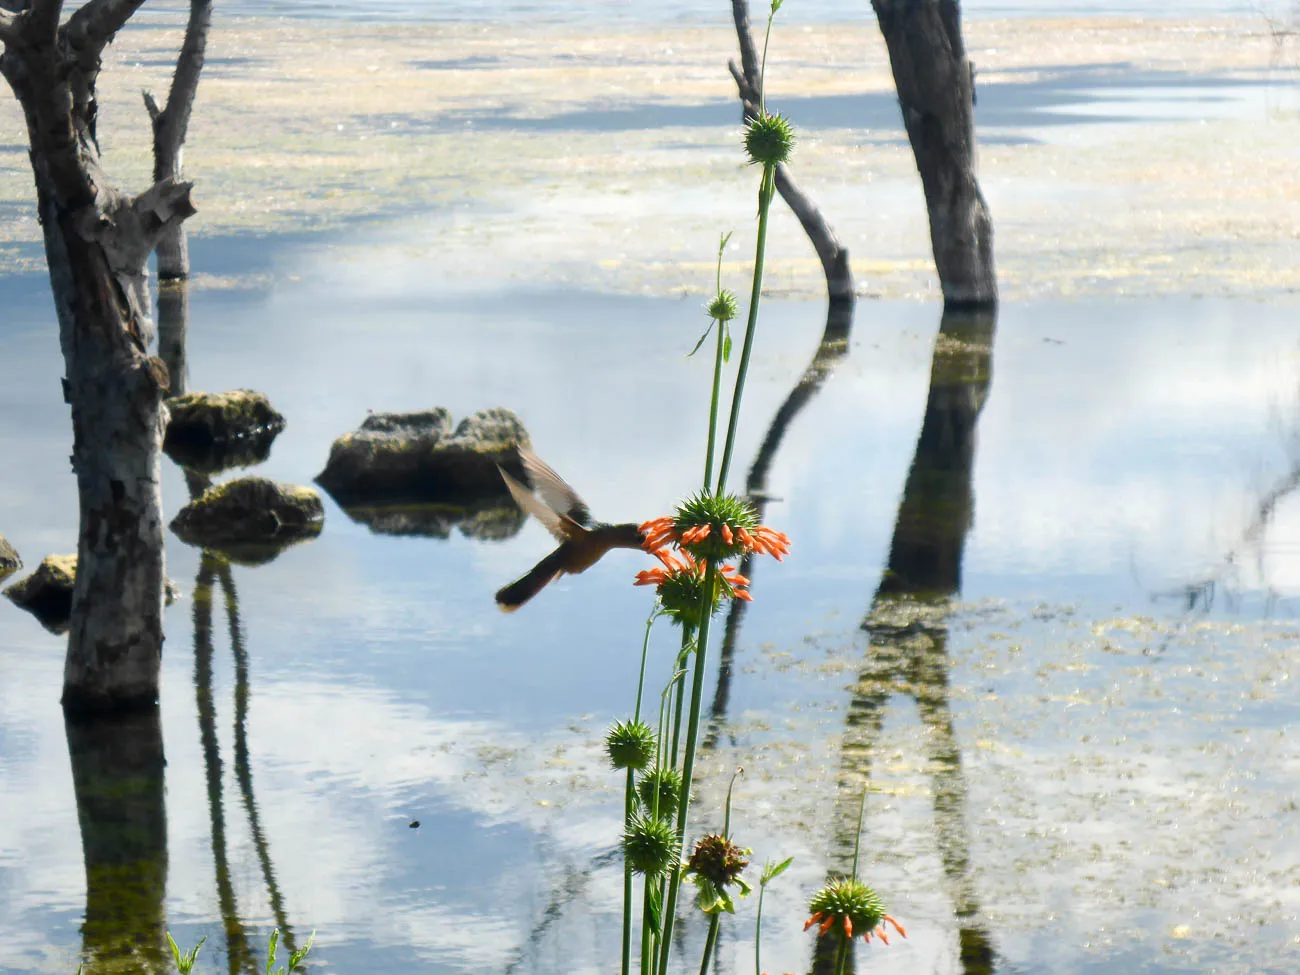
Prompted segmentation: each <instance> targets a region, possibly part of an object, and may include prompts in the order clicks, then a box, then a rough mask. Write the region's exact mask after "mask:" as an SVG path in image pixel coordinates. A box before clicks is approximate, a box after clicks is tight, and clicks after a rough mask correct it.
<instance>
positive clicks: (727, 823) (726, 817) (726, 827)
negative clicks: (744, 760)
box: [722, 765, 745, 839]
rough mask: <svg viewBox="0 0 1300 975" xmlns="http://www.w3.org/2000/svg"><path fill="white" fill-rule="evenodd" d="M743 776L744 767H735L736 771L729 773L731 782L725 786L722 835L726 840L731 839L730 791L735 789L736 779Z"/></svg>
mask: <svg viewBox="0 0 1300 975" xmlns="http://www.w3.org/2000/svg"><path fill="white" fill-rule="evenodd" d="M744 774H745V767H744V766H743V765H737V766H736V771H734V772H732V773H731V782H730V783H728V785H727V804H726V806H725V807H724V811H723V813H722V835H723V837H724V838H726V839H731V791H732V790H733V789H734V788H736V779H738V778H740V777H741V776H742V775H744Z"/></svg>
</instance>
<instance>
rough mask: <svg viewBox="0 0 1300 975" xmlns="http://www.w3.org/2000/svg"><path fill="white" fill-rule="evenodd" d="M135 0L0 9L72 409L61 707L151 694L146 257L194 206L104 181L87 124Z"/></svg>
mask: <svg viewBox="0 0 1300 975" xmlns="http://www.w3.org/2000/svg"><path fill="white" fill-rule="evenodd" d="M140 2H141V0H91V2H89V3H87V4H85V5H84V6H82V7H81V8H80V9H79V10H77V11H76V12H75V13H74V14H73V15H72V16H71V17H70V18H69V20H68V22H67V23H66V24H65V25H63V26H62V27H60V26H59V14H60V10H61V4H60V3H59V2H58V0H35V2H34V3H32V4H31V5H30V6H29V7H28V8H27V9H26V10H25V11H23V12H21V13H17V14H14V13H9V12H7V11H0V40H3V41H4V45H5V47H4V54H3V56H2V57H0V71H2V72H3V74H4V76H5V78H6V79H7V80H8V82H9V84H10V86H11V87H12V88H13V91H14V94H15V95H16V96H17V98H18V101H19V103H20V104H21V105H22V108H23V113H24V115H25V117H26V121H27V131H28V138H29V140H30V144H31V155H30V158H31V163H32V170H33V173H34V175H35V179H36V196H37V207H38V213H39V216H40V220H41V226H42V230H43V233H44V238H45V253H46V259H47V261H48V263H49V268H50V284H51V287H52V290H53V293H54V306H55V311H56V313H57V315H58V321H59V338H60V343H61V345H62V348H63V357H64V364H65V366H66V369H67V376H66V378H65V379H64V394H65V398H66V399H67V401H68V403H69V404H70V405H71V407H72V430H73V447H72V466H73V469H74V471H75V473H76V476H77V491H78V498H79V502H80V515H81V517H80V530H79V537H78V541H77V556H78V561H77V577H76V585H75V588H74V590H73V597H72V628H71V632H70V634H69V637H68V654H67V660H66V664H65V668H64V680H63V703H64V706H65V708H66V709H68V710H69V711H73V712H85V711H107V710H119V709H124V708H132V707H139V706H148V705H152V704H153V702H154V701H156V700H157V697H158V672H159V666H160V661H161V654H162V639H163V632H162V609H163V521H162V498H161V493H160V488H159V472H160V463H159V456H160V445H161V442H162V431H163V415H162V410H161V400H162V397H163V395H164V394H165V392H166V389H167V386H168V377H167V370H166V368H165V366H164V365H163V364H162V361H161V360H160V359H156V358H152V357H150V356H149V355H148V352H147V349H148V343H149V339H150V337H151V336H150V332H151V331H152V327H153V326H152V323H151V321H150V319H149V315H148V310H147V309H148V306H149V295H148V281H147V271H146V261H147V259H148V256H149V253H150V251H152V249H153V247H154V246H155V244H156V243H157V241H158V238H159V236H160V235H161V233H162V232H163V231H164V230H166V229H167V228H168V227H169V226H172V225H174V224H178V223H179V222H180V221H181V220H183V219H184V218H185V217H187V216H189V215H190V214H191V213H193V208H192V206H191V205H190V198H189V194H190V187H189V186H188V185H187V184H184V183H177V182H175V181H174V180H164V181H162V182H160V183H157V184H155V185H154V186H153V187H151V188H150V189H149V190H147V191H146V192H144V193H142V194H141V195H140V196H138V197H135V198H131V197H127V196H124V195H122V194H120V193H119V192H117V191H116V190H115V189H113V187H112V186H111V185H110V184H109V182H108V180H107V178H106V176H105V174H104V173H103V171H102V170H101V168H100V164H99V146H98V142H97V141H96V135H95V122H96V110H97V102H96V98H95V82H96V79H97V76H98V73H99V66H100V57H101V55H102V53H103V50H104V48H105V47H106V46H107V44H108V43H109V42H110V41H111V40H112V38H113V36H114V35H115V34H116V32H117V30H118V29H119V28H120V27H121V26H122V24H124V23H125V22H126V20H127V19H128V18H129V17H130V16H131V14H132V13H133V12H134V11H135V10H136V8H137V7H139V5H140Z"/></svg>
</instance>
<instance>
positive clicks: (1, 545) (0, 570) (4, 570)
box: [0, 535, 23, 579]
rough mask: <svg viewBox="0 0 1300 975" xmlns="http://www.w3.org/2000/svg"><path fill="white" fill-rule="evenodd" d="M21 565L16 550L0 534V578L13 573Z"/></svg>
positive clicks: (21, 562) (21, 561)
mask: <svg viewBox="0 0 1300 975" xmlns="http://www.w3.org/2000/svg"><path fill="white" fill-rule="evenodd" d="M22 567H23V560H22V559H20V558H19V557H18V550H17V549H15V548H14V547H13V546H12V545H10V544H9V541H8V539H6V538H5V537H4V536H3V535H0V579H3V578H5V577H6V576H10V575H13V574H14V573H15V572H17V571H18V570H19V569H21V568H22Z"/></svg>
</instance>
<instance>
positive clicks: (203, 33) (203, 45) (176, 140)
mask: <svg viewBox="0 0 1300 975" xmlns="http://www.w3.org/2000/svg"><path fill="white" fill-rule="evenodd" d="M211 23H212V0H190V19H189V22H188V23H187V24H186V25H185V40H184V42H183V43H182V44H181V53H180V56H179V57H178V58H177V59H176V73H175V74H174V75H172V87H171V91H170V93H169V94H168V95H167V104H166V106H164V107H163V108H162V109H159V108H158V103H157V102H156V101H154V97H153V94H152V93H150V92H147V91H146V92H144V93H143V94H144V105H145V108H146V109H147V110H148V112H149V118H150V120H151V121H152V122H153V178H154V179H155V180H156V181H158V182H161V181H162V180H165V179H173V180H179V179H181V165H182V162H181V157H182V150H183V149H184V148H185V136H186V133H187V132H188V131H189V125H190V111H191V110H192V109H193V107H194V96H195V94H197V92H198V90H199V75H200V74H201V73H202V72H203V56H204V52H205V51H206V49H207V46H208V27H209V25H210V24H211ZM189 276H190V249H189V241H188V240H187V239H186V235H185V226H184V225H183V224H180V223H178V224H176V225H175V226H173V227H169V228H168V229H167V231H166V232H165V233H164V234H163V235H162V237H161V238H160V239H159V241H158V280H159V281H160V282H161V281H171V280H175V279H178V278H182V279H183V278H188V277H189Z"/></svg>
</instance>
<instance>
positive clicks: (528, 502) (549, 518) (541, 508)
mask: <svg viewBox="0 0 1300 975" xmlns="http://www.w3.org/2000/svg"><path fill="white" fill-rule="evenodd" d="M497 470H499V471H501V479H502V480H503V481H505V482H506V487H507V488H509V489H510V496H511V497H512V498H514V499H515V504H517V505H519V507H520V508H522V509H523V510H524V511H525V512H527V513H528V514H530V515H532V516H533V517H534V518H536V519H537V520H538V521H540V522H541V523H542V525H544V526H545V528H546V530H547V531H548V532H550V533H551V534H552V535H554V536H555V539H556V541H560V542H567V541H569V540H570V539H572V538H577V537H579V536H581V535H585V534H586V531H587V530H586V529H585V528H583V527H582V526H581V525H579V524H578V523H577V522H576V521H574V520H573V519H572V518H570V517H569V516H568V515H565V514H561V513H560V512H558V511H556V510H555V509H553V508H551V507H550V506H549V505H547V504H546V503H545V502H544V501H543V500H542V499H541V498H539V497H537V495H535V494H533V492H532V491H530V490H528V488H526V487H524V486H523V485H522V484H520V483H519V482H518V481H516V480H515V479H514V478H513V477H511V476H510V475H509V474H507V473H506V472H505V471H504V470H501V468H500V467H498V468H497Z"/></svg>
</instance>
